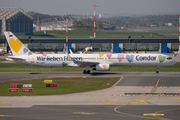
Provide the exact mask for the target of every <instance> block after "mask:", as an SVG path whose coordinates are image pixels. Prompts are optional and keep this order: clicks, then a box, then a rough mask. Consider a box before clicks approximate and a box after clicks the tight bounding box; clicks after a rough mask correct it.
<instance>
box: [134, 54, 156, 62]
mask: <svg viewBox="0 0 180 120" xmlns="http://www.w3.org/2000/svg"><path fill="white" fill-rule="evenodd" d="M156 57H157V56H150V55H149V56H139V55H137V56H136V60H137V61H146V60H147V61H156Z"/></svg>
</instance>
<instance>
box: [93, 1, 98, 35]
mask: <svg viewBox="0 0 180 120" xmlns="http://www.w3.org/2000/svg"><path fill="white" fill-rule="evenodd" d="M93 7H94V37H96V22H95V21H96V20H95V16H96V15H95V8H96V7H98V6H97V5H95V4H94V5H93Z"/></svg>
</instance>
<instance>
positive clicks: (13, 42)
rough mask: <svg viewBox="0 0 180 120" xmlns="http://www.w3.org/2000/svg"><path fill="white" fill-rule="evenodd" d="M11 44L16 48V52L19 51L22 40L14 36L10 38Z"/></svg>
mask: <svg viewBox="0 0 180 120" xmlns="http://www.w3.org/2000/svg"><path fill="white" fill-rule="evenodd" d="M9 45H10V47H11V48H12V49H13V50H14V52H16V53H17V52H18V51H19V50H20V49H21V47H22V42H21V41H20V40H19V39H17V40H16V41H15V40H14V39H13V38H11V39H10V40H9Z"/></svg>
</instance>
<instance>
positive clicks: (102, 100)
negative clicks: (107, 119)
mask: <svg viewBox="0 0 180 120" xmlns="http://www.w3.org/2000/svg"><path fill="white" fill-rule="evenodd" d="M91 101H93V102H106V101H119V100H117V99H116V100H91Z"/></svg>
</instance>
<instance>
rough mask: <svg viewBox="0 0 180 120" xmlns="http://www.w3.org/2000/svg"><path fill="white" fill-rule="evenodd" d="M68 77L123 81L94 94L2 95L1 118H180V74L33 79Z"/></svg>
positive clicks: (99, 74) (19, 76)
mask: <svg viewBox="0 0 180 120" xmlns="http://www.w3.org/2000/svg"><path fill="white" fill-rule="evenodd" d="M7 74H8V73H7ZM95 74H96V75H95ZM13 75H15V78H17V80H18V79H19V78H21V77H22V75H24V76H26V77H28V75H29V77H31V76H32V73H25V74H24V73H13ZM13 75H12V76H13ZM45 75H46V76H45ZM63 75H64V76H63ZM67 75H68V77H70V78H71V77H72V79H73V77H106V78H107V77H113V76H114V77H119V81H118V82H117V83H116V84H115V85H114V86H112V87H111V88H108V89H103V90H97V91H91V92H81V93H73V94H64V95H48V96H0V119H5V120H11V119H45V120H46V119H59V118H61V119H66V120H71V119H78V120H79V119H89V120H90V119H105V120H109V119H127V120H131V119H135V120H140V119H143V120H144V119H164V120H170V119H173V120H174V119H177V120H178V119H179V117H180V95H179V94H177V93H180V92H179V91H180V82H179V80H180V72H166V73H163V72H160V73H159V74H156V73H153V72H137V73H133V72H132V73H129V72H123V73H120V72H117V73H109V74H107V73H92V74H90V75H85V76H84V75H83V76H82V73H81V72H74V73H73V72H72V73H71V74H69V73H68V72H67V73H65V72H64V73H49V74H48V73H40V74H33V77H39V78H40V77H47V76H49V77H53V76H54V77H67ZM0 76H3V77H1V78H2V79H1V81H0V82H2V81H4V82H5V80H8V79H9V80H10V81H11V80H12V81H16V79H14V78H10V77H9V76H8V77H6V76H7V75H5V73H0ZM22 78H23V77H22ZM28 79H29V78H28ZM137 93H138V94H137ZM147 93H149V94H147ZM175 93H176V95H175Z"/></svg>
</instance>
